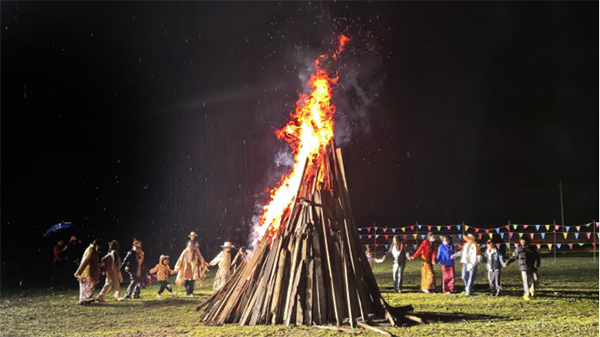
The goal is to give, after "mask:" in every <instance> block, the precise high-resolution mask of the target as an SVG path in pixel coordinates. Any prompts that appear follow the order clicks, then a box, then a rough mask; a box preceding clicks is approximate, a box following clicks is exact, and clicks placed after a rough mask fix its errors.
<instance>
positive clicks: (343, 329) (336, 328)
mask: <svg viewBox="0 0 600 337" xmlns="http://www.w3.org/2000/svg"><path fill="white" fill-rule="evenodd" d="M312 327H313V328H317V329H323V330H329V331H336V332H345V333H349V334H353V335H360V334H361V332H360V331H356V330H353V329H348V328H344V327H341V326H326V325H317V324H313V325H312Z"/></svg>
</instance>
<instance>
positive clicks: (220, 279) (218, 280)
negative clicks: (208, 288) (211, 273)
mask: <svg viewBox="0 0 600 337" xmlns="http://www.w3.org/2000/svg"><path fill="white" fill-rule="evenodd" d="M229 276H230V272H229V269H227V268H219V270H217V275H215V283H214V284H213V289H214V290H219V289H221V288H223V286H224V285H225V283H227V281H228V280H229Z"/></svg>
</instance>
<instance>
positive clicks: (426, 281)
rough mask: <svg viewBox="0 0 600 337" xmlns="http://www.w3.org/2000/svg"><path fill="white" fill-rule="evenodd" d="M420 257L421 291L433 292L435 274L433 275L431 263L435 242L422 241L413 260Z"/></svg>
mask: <svg viewBox="0 0 600 337" xmlns="http://www.w3.org/2000/svg"><path fill="white" fill-rule="evenodd" d="M419 256H421V257H422V259H423V267H422V268H421V290H429V291H433V290H435V274H434V273H433V262H435V242H431V241H429V240H427V241H423V242H422V243H421V245H420V246H419V249H417V251H416V252H415V255H413V257H414V258H416V257H419Z"/></svg>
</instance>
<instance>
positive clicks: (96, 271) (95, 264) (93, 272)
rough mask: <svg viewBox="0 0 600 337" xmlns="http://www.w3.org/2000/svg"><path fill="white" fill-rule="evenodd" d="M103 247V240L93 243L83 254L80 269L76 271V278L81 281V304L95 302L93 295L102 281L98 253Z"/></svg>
mask: <svg viewBox="0 0 600 337" xmlns="http://www.w3.org/2000/svg"><path fill="white" fill-rule="evenodd" d="M101 246H102V240H101V239H96V240H94V241H92V243H91V244H90V246H89V247H88V248H87V249H86V250H85V253H83V257H82V258H81V264H79V268H77V271H75V278H77V280H78V281H79V304H90V303H92V302H93V301H94V299H93V298H92V294H93V292H94V288H95V287H96V284H98V282H99V281H100V260H99V259H98V251H99V250H100V247H101Z"/></svg>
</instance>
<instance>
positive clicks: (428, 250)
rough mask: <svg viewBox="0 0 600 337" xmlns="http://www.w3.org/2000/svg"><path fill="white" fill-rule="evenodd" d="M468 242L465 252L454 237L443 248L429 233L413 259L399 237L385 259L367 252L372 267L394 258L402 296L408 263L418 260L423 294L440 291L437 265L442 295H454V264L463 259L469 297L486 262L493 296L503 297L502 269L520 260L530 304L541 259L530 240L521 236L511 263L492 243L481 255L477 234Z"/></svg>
mask: <svg viewBox="0 0 600 337" xmlns="http://www.w3.org/2000/svg"><path fill="white" fill-rule="evenodd" d="M465 241H466V242H464V244H463V245H462V247H461V249H457V248H456V246H455V245H454V244H453V243H452V236H450V235H447V236H444V237H443V238H442V244H441V245H440V244H438V242H437V239H436V237H435V235H434V234H433V233H428V234H427V239H426V240H424V241H423V242H421V244H420V245H419V247H418V248H417V250H416V252H415V253H414V254H413V255H412V256H411V254H410V253H409V251H408V249H407V247H406V245H405V244H404V240H403V238H402V237H401V236H399V235H398V236H394V238H393V241H392V244H391V246H390V248H389V250H388V251H387V252H386V255H384V256H383V258H381V259H377V258H375V257H374V256H373V253H372V252H371V251H367V259H368V260H369V262H370V263H371V264H372V263H381V262H383V261H385V259H386V257H387V256H391V257H392V258H393V259H394V260H393V269H392V276H393V280H394V291H395V292H398V293H400V292H402V279H403V274H404V267H405V265H406V261H412V260H414V259H416V258H418V257H420V258H421V259H422V263H423V264H422V268H421V291H423V292H425V293H430V292H434V291H435V290H436V280H435V279H436V277H435V273H434V270H433V266H434V265H435V264H438V263H439V264H440V265H441V271H442V282H441V283H442V284H441V285H442V287H441V288H442V292H443V293H444V294H451V293H453V292H454V278H455V270H454V261H455V259H457V258H460V263H461V264H462V273H461V274H462V275H461V276H462V280H463V282H464V285H465V290H464V293H465V295H467V296H469V295H471V294H472V290H473V284H474V283H475V277H476V275H477V266H478V264H480V263H485V265H486V267H487V271H488V281H489V286H490V295H492V296H499V295H500V291H501V289H502V283H501V269H502V268H506V267H508V265H510V264H511V263H513V262H515V261H519V269H520V271H521V276H522V278H523V290H524V295H523V299H525V300H527V301H528V300H530V299H531V297H532V296H533V295H534V294H535V287H536V285H537V284H538V281H539V277H538V268H539V266H540V256H539V254H538V252H537V249H536V247H535V246H534V245H530V244H529V243H530V242H529V238H527V237H521V238H520V244H519V245H518V246H517V248H516V249H515V251H514V253H513V254H512V255H511V256H510V257H509V258H508V259H507V260H505V259H504V256H503V253H501V252H500V251H498V249H496V245H495V244H494V243H493V242H492V241H491V240H488V241H487V243H486V249H485V252H484V253H482V252H481V247H480V246H479V244H478V243H477V242H476V241H475V236H474V235H472V234H468V235H467V236H465Z"/></svg>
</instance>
